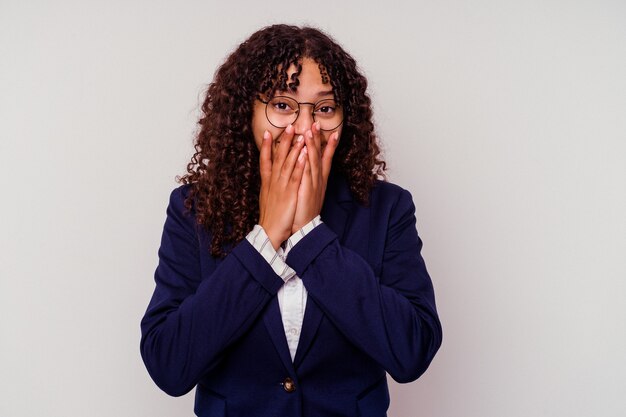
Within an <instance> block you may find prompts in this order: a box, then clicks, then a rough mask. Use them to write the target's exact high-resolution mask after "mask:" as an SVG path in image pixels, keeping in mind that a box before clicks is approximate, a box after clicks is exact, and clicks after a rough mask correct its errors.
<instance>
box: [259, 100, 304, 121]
mask: <svg viewBox="0 0 626 417" xmlns="http://www.w3.org/2000/svg"><path fill="white" fill-rule="evenodd" d="M265 114H266V115H267V120H269V122H270V123H271V124H272V125H274V126H276V127H281V128H282V127H287V126H289V124H290V123H293V122H295V121H296V118H297V117H298V102H297V101H295V100H294V99H291V98H289V97H283V96H276V97H274V98H272V99H271V100H270V101H268V102H267V106H266V107H265Z"/></svg>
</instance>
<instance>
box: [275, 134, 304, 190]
mask: <svg viewBox="0 0 626 417" xmlns="http://www.w3.org/2000/svg"><path fill="white" fill-rule="evenodd" d="M303 147H304V137H303V136H302V135H300V136H298V138H297V139H296V140H295V142H294V145H293V147H292V148H291V150H290V151H289V154H288V155H287V158H286V159H285V162H284V163H283V166H282V168H281V170H280V171H281V173H280V175H281V177H282V178H283V179H285V180H288V179H289V178H290V177H291V175H292V173H293V170H294V168H295V166H296V162H297V159H298V158H299V156H300V151H301V150H302V149H303Z"/></svg>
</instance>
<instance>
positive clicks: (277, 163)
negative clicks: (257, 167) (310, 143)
mask: <svg viewBox="0 0 626 417" xmlns="http://www.w3.org/2000/svg"><path fill="white" fill-rule="evenodd" d="M294 131H295V129H294V127H293V126H292V125H289V126H287V127H286V128H285V130H283V132H282V133H281V134H280V135H279V136H278V138H277V139H276V142H278V146H277V148H276V149H275V150H274V152H275V155H274V161H273V165H274V166H273V168H274V169H273V175H274V178H275V177H276V176H278V175H280V172H281V168H282V166H283V164H284V162H285V159H286V158H287V155H289V150H290V149H291V142H292V140H293V137H294Z"/></svg>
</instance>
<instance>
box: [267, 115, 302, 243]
mask: <svg viewBox="0 0 626 417" xmlns="http://www.w3.org/2000/svg"><path fill="white" fill-rule="evenodd" d="M293 133H294V128H293V126H291V125H289V126H287V128H286V129H285V130H284V131H283V133H282V134H281V136H280V143H279V144H278V146H277V148H276V149H275V150H274V151H272V142H273V140H272V135H271V134H270V133H269V132H268V131H266V132H265V133H264V135H263V143H262V144H261V156H260V161H259V165H260V171H261V193H260V196H259V225H260V226H262V227H263V229H264V230H265V233H267V236H268V237H269V238H270V241H271V243H272V246H273V247H274V249H276V250H277V249H278V247H279V246H280V244H281V243H282V242H283V241H285V240H286V239H288V238H289V236H290V235H291V226H292V225H293V221H294V216H295V213H296V203H297V198H298V187H299V186H300V182H301V180H302V174H303V171H304V167H305V165H306V151H304V150H303V147H304V140H302V139H301V140H297V139H296V141H293V136H294V135H293ZM300 138H301V136H300ZM292 142H293V147H292V146H291V145H292ZM272 152H275V153H276V154H275V155H274V158H273V159H272Z"/></svg>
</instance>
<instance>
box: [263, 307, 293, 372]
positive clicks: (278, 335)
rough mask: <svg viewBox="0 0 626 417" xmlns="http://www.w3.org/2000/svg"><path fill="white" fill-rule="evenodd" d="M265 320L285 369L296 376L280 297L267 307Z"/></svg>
mask: <svg viewBox="0 0 626 417" xmlns="http://www.w3.org/2000/svg"><path fill="white" fill-rule="evenodd" d="M263 321H264V322H265V327H267V331H268V333H269V334H270V337H271V338H272V342H273V343H274V347H275V348H276V351H277V352H278V356H280V359H281V360H282V362H283V364H284V365H285V369H287V371H288V372H289V374H291V376H294V368H293V363H292V362H291V354H290V353H289V345H288V344H287V337H286V336H285V328H284V326H283V320H282V317H281V315H280V306H279V305H278V297H274V298H273V299H272V300H271V301H270V302H269V305H268V307H267V311H266V312H265V314H264V315H263Z"/></svg>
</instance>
